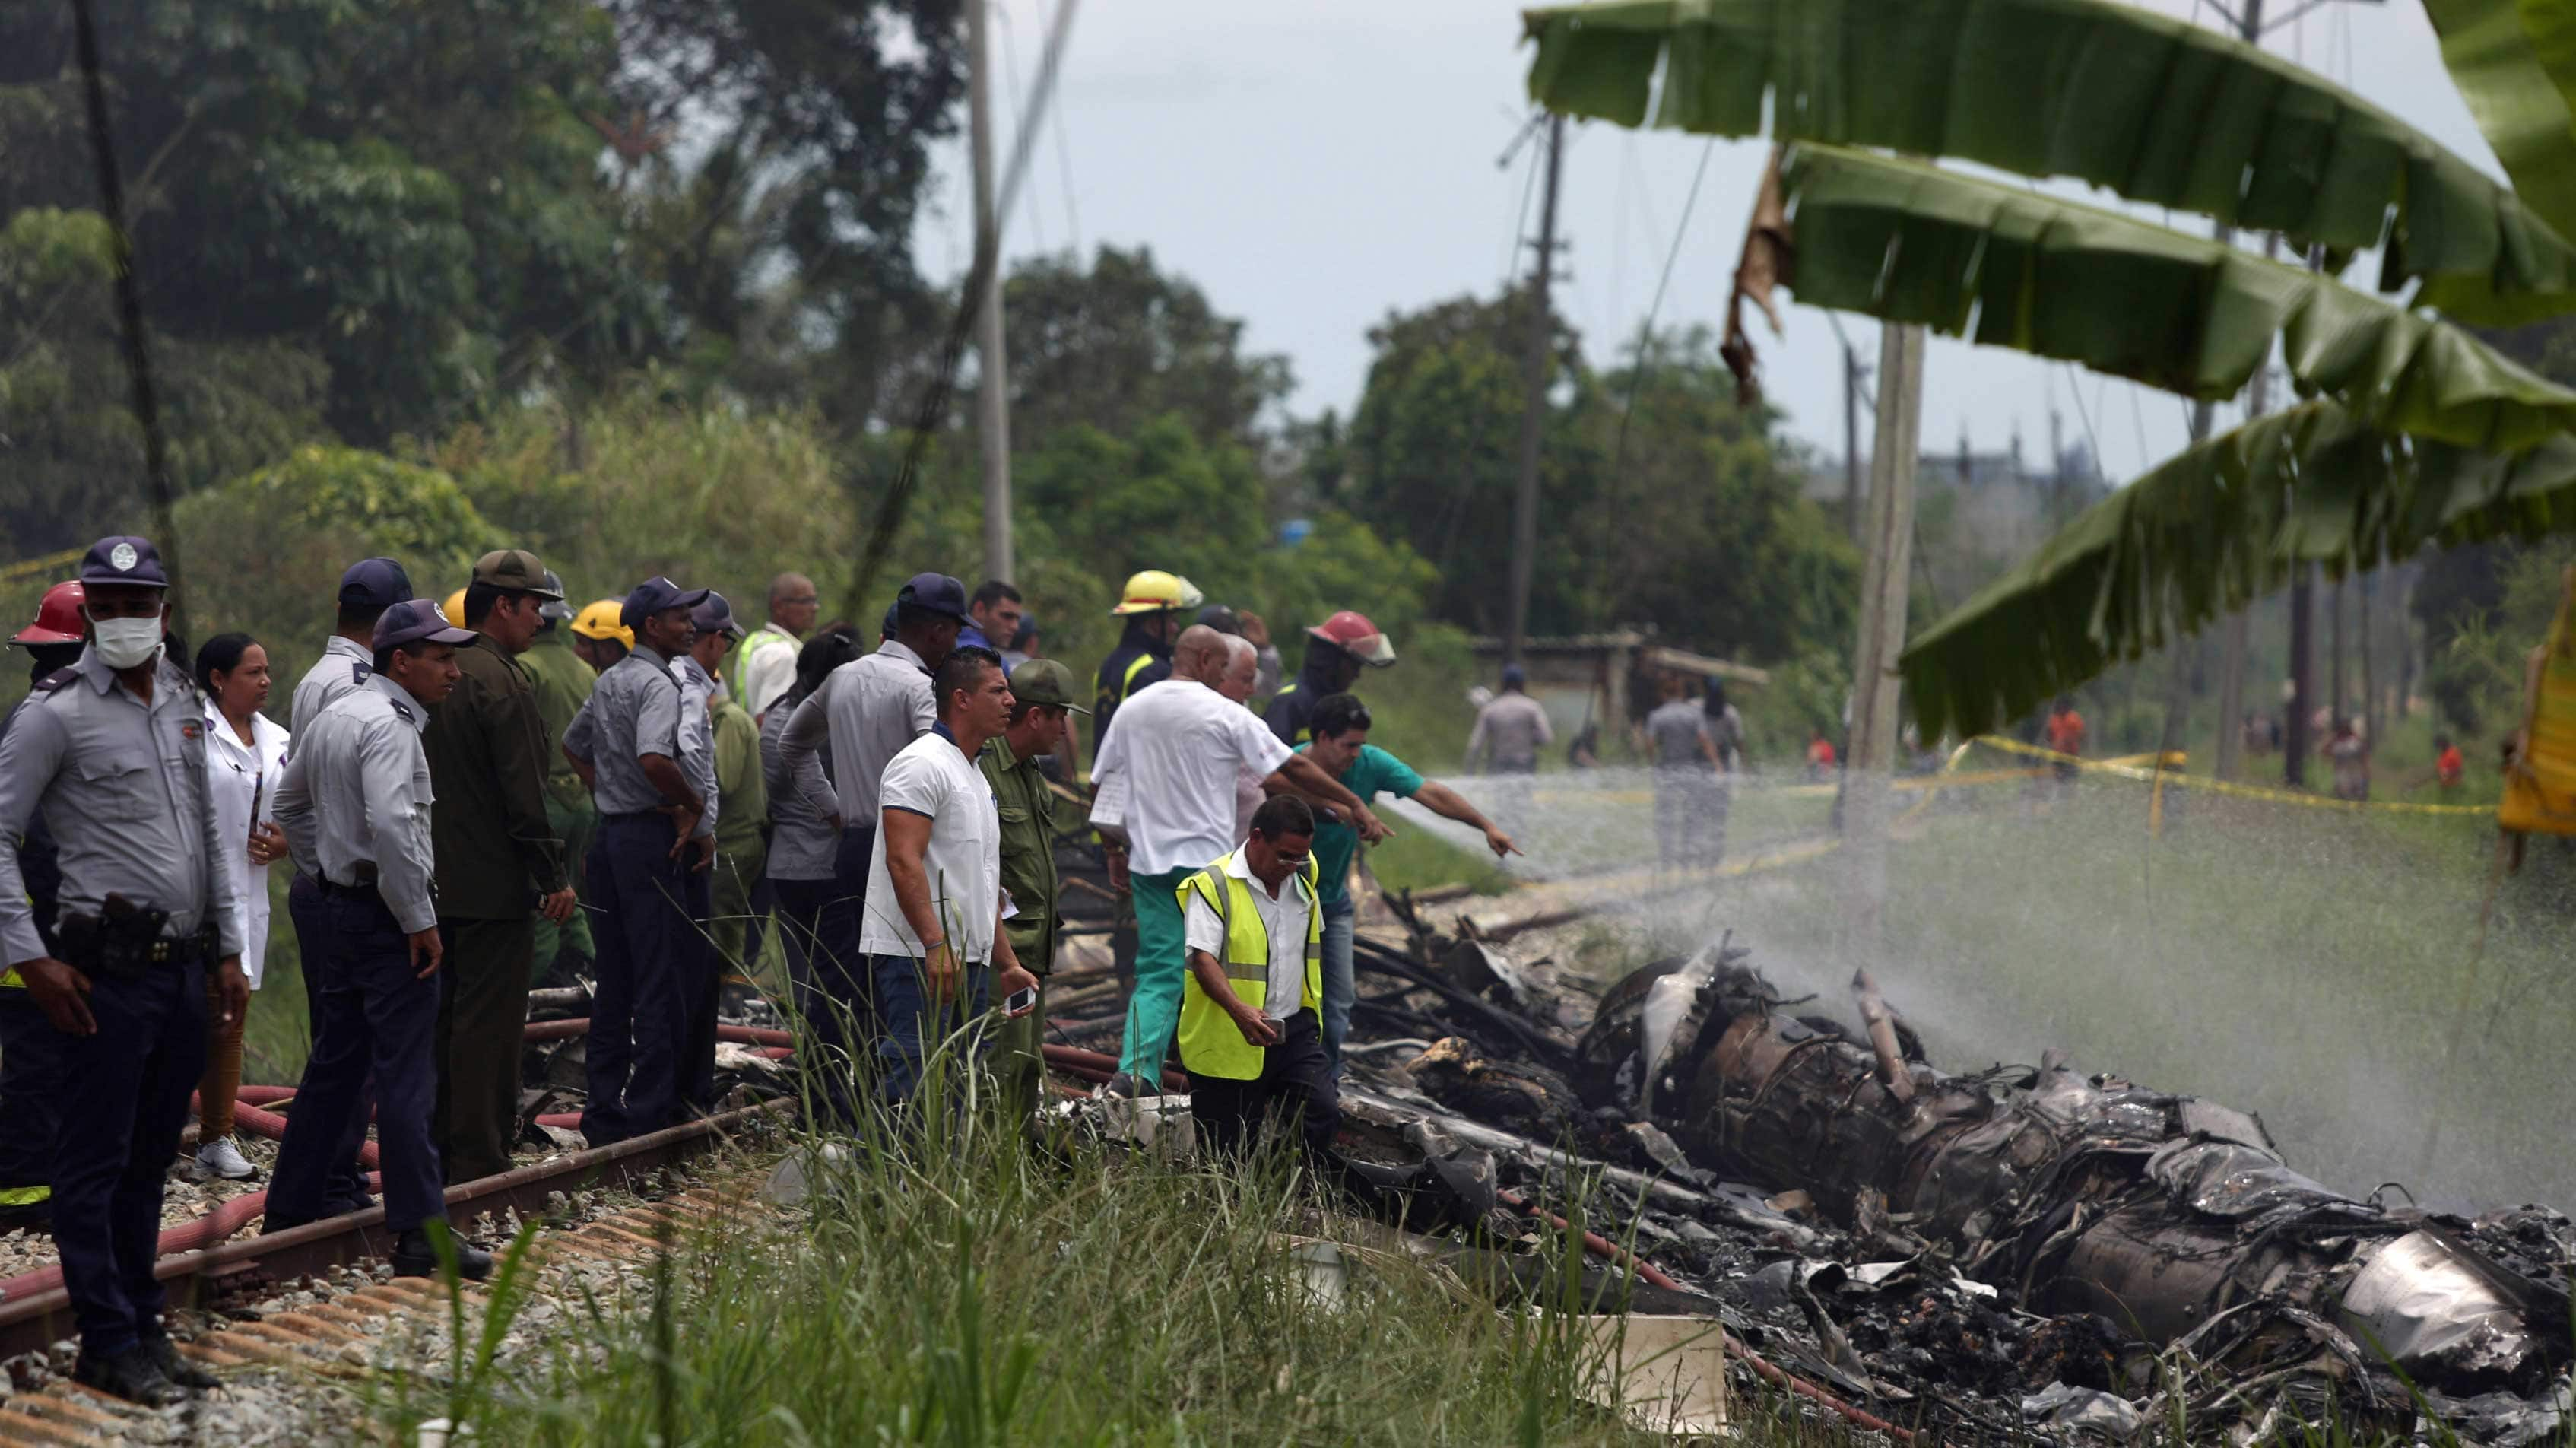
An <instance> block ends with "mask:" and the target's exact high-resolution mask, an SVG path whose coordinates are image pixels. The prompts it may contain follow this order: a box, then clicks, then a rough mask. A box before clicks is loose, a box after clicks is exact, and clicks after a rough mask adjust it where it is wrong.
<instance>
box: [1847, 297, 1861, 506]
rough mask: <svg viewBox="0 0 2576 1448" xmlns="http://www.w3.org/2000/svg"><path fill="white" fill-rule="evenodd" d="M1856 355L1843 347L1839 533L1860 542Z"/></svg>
mask: <svg viewBox="0 0 2576 1448" xmlns="http://www.w3.org/2000/svg"><path fill="white" fill-rule="evenodd" d="M1860 521H1861V520H1860V352H1859V350H1858V349H1857V348H1855V347H1853V346H1852V344H1851V343H1849V342H1845V343H1844V344H1843V531H1844V532H1845V533H1847V534H1849V535H1850V537H1851V540H1852V543H1853V544H1854V545H1855V546H1857V545H1858V544H1859V543H1860Z"/></svg>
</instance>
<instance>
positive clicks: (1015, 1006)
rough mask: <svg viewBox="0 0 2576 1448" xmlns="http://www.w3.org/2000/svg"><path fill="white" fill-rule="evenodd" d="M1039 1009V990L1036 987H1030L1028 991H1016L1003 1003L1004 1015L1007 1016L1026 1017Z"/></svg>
mask: <svg viewBox="0 0 2576 1448" xmlns="http://www.w3.org/2000/svg"><path fill="white" fill-rule="evenodd" d="M1037 1008H1038V988H1037V987H1036V986H1030V987H1029V988H1028V989H1026V990H1015V991H1013V992H1011V993H1010V995H1009V996H1008V997H1007V998H1005V999H1004V1000H1003V1002H1002V1014H1004V1015H1006V1016H1025V1015H1027V1014H1028V1013H1029V1012H1031V1011H1033V1010H1036V1009H1037Z"/></svg>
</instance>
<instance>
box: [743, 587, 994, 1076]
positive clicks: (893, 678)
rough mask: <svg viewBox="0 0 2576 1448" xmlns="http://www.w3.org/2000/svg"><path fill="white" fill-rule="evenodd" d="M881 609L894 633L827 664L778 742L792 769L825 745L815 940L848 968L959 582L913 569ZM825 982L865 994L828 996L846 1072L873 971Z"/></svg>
mask: <svg viewBox="0 0 2576 1448" xmlns="http://www.w3.org/2000/svg"><path fill="white" fill-rule="evenodd" d="M888 613H889V614H890V615H891V616H892V623H893V631H892V632H891V633H890V634H888V635H887V637H886V638H885V640H884V641H883V642H882V643H880V644H878V646H877V648H876V651H875V652H873V653H869V654H863V655H861V656H860V657H858V658H856V659H853V660H851V661H850V662H849V663H846V664H843V665H842V666H841V667H840V668H839V669H837V670H835V671H833V673H832V676H831V677H830V678H828V679H826V680H824V681H823V686H822V687H821V688H819V689H817V690H815V691H814V693H813V694H812V695H811V696H809V697H808V698H807V699H806V700H805V702H804V703H802V704H799V705H797V706H796V713H795V715H794V717H792V718H790V719H789V720H788V721H787V732H786V733H784V734H782V735H780V736H779V741H778V745H779V757H780V759H781V760H782V762H783V763H784V764H785V766H786V768H787V771H788V773H790V774H798V773H801V772H802V771H803V770H804V768H805V759H806V757H807V756H808V755H811V754H813V753H815V752H817V751H819V750H822V749H824V748H826V747H828V748H829V749H830V750H831V754H832V787H833V791H834V793H836V794H837V795H838V796H839V799H840V811H839V813H840V816H841V846H840V850H839V852H838V854H837V855H836V856H835V858H834V866H833V868H834V875H833V879H834V884H835V886H836V887H837V889H836V892H835V896H834V899H835V902H836V905H837V906H838V908H837V909H836V910H834V911H832V912H830V913H827V914H826V915H825V917H824V921H823V924H824V928H825V931H826V934H825V937H824V939H823V942H822V945H823V948H824V949H825V950H827V951H829V952H830V953H831V954H832V955H833V957H834V958H835V959H837V960H842V961H848V962H851V963H852V965H853V967H855V966H856V964H857V963H858V962H860V961H862V960H864V959H865V958H866V957H867V956H868V954H869V951H868V950H867V948H866V946H865V945H863V944H862V943H861V942H862V940H863V938H864V936H865V934H866V930H867V925H866V921H867V918H868V910H869V900H868V890H869V888H870V881H871V879H872V878H873V876H872V873H871V869H870V866H869V861H870V860H871V859H872V858H873V857H874V855H875V851H876V832H877V825H878V821H879V818H880V814H879V804H878V798H877V786H878V784H879V782H880V781H882V780H883V778H884V777H885V771H886V765H887V763H888V762H889V761H891V760H892V759H893V758H894V757H895V756H896V755H897V754H899V753H901V752H903V749H904V747H905V746H907V745H909V744H911V743H912V742H913V741H914V740H916V739H918V738H920V737H921V736H922V735H924V734H927V733H929V732H930V726H931V725H933V724H936V723H938V722H939V712H938V706H937V703H936V701H935V700H934V699H933V698H932V696H931V688H930V676H931V673H932V672H933V671H934V670H936V669H937V668H938V667H939V665H940V664H942V663H944V662H946V661H947V658H948V655H949V651H950V650H952V649H954V648H955V647H956V646H957V631H958V630H959V629H960V628H962V627H964V626H965V623H966V585H964V584H962V583H959V582H958V581H957V580H956V579H954V578H951V577H949V576H948V575H946V574H944V573H922V574H916V575H914V576H913V578H912V579H911V580H910V581H909V582H907V583H905V584H904V586H903V588H902V589H901V590H900V591H898V592H897V593H896V595H895V602H894V606H893V607H892V608H891V609H889V610H888ZM835 931H841V932H846V933H839V934H835V933H832V932H835ZM824 979H825V980H826V982H827V983H828V982H835V981H839V982H842V983H847V984H853V985H856V986H857V987H858V988H859V989H860V991H861V992H862V994H860V995H859V996H857V997H855V998H852V999H848V1000H835V1001H834V1002H833V1003H832V1009H833V1012H834V1013H835V1014H846V1015H848V1017H849V1018H850V1019H851V1021H852V1022H853V1023H854V1024H855V1026H856V1028H857V1029H858V1031H859V1032H860V1033H861V1034H860V1038H859V1039H857V1040H853V1041H851V1042H850V1045H851V1047H852V1057H851V1060H850V1061H849V1062H848V1063H847V1064H849V1065H850V1066H851V1068H852V1069H853V1070H867V1069H870V1068H871V1066H870V1063H872V1061H873V1059H874V1057H875V1055H876V1051H875V1047H874V1040H875V1036H876V1032H877V1029H878V1026H877V1012H876V1005H875V1002H874V986H875V981H874V972H873V971H865V972H861V973H860V977H859V978H857V979H848V978H846V977H843V976H842V975H841V974H840V973H839V972H837V971H836V972H831V973H828V974H827V975H826V976H825V977H824ZM828 1069H837V1065H835V1066H834V1067H831V1068H828ZM851 1099H855V1098H851Z"/></svg>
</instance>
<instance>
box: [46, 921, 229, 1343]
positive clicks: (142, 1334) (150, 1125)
mask: <svg viewBox="0 0 2576 1448" xmlns="http://www.w3.org/2000/svg"><path fill="white" fill-rule="evenodd" d="M88 974H89V978H90V993H89V1013H90V1015H91V1017H92V1018H93V1019H95V1020H96V1021H97V1022H98V1031H97V1033H96V1034H94V1035H88V1036H61V1037H59V1039H58V1044H59V1045H60V1046H61V1047H62V1053H63V1054H62V1072H61V1075H60V1076H59V1077H58V1078H57V1079H56V1088H57V1089H56V1091H55V1093H54V1103H55V1104H54V1112H55V1118H56V1121H57V1127H56V1130H55V1132H54V1151H53V1181H54V1196H53V1203H54V1246H55V1249H56V1251H57V1252H58V1253H59V1254H60V1255H61V1258H62V1264H63V1286H64V1288H65V1289H66V1290H68V1291H69V1292H70V1293H71V1299H72V1316H73V1318H74V1319H75V1320H77V1321H78V1322H79V1324H80V1335H81V1351H82V1352H84V1353H98V1354H100V1355H102V1356H113V1355H114V1354H116V1353H120V1352H123V1351H124V1350H126V1349H127V1348H130V1347H132V1346H134V1345H135V1343H137V1342H139V1341H141V1340H143V1339H144V1338H147V1337H159V1336H161V1301H162V1298H161V1284H160V1282H159V1281H157V1280H155V1279H154V1277H153V1275H152V1268H153V1264H154V1263H155V1262H157V1261H158V1260H159V1253H158V1248H159V1246H160V1240H161V1179H162V1174H163V1173H164V1172H166V1171H168V1170H169V1167H170V1158H171V1157H173V1156H175V1155H177V1154H178V1151H179V1133H180V1131H181V1129H182V1128H184V1127H185V1126H186V1125H187V1124H188V1093H189V1092H191V1091H194V1090H195V1089H196V1088H197V1078H198V1077H199V1076H202V1075H204V1074H205V1070H206V972H205V968H204V966H202V965H199V964H188V965H170V966H155V967H151V968H149V969H146V970H144V971H142V972H141V973H139V974H135V975H111V974H109V973H107V972H105V971H91V972H89V973H88ZM48 1029H50V1027H49V1028H48Z"/></svg>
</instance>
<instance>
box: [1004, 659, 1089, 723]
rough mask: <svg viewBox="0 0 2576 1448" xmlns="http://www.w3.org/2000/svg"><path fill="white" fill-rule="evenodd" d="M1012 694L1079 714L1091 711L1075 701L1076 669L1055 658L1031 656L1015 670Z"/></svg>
mask: <svg viewBox="0 0 2576 1448" xmlns="http://www.w3.org/2000/svg"><path fill="white" fill-rule="evenodd" d="M1011 697H1012V698H1014V699H1017V700H1018V701H1020V702H1021V703H1023V704H1057V705H1061V706H1063V707H1064V708H1067V709H1071V710H1072V711H1073V712H1075V713H1076V714H1083V715H1088V714H1089V713H1090V712H1091V711H1090V710H1088V709H1085V708H1084V707H1082V706H1081V705H1080V704H1077V703H1075V702H1073V698H1074V695H1073V670H1071V669H1068V668H1066V667H1065V666H1064V665H1062V664H1059V663H1057V662H1056V661H1055V660H1053V659H1031V660H1029V661H1028V662H1027V663H1025V664H1022V665H1020V666H1019V667H1018V668H1016V669H1013V670H1011Z"/></svg>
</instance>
